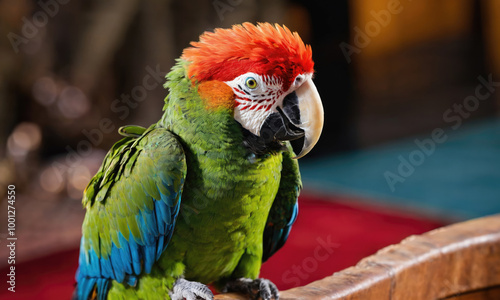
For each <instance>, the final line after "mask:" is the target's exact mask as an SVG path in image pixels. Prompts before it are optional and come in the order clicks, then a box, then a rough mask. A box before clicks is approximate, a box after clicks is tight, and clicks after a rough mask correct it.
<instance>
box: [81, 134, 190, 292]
mask: <svg viewBox="0 0 500 300" xmlns="http://www.w3.org/2000/svg"><path fill="white" fill-rule="evenodd" d="M139 132H140V131H139ZM134 133H138V131H134ZM186 171H187V170H186V161H185V156H184V151H183V149H182V147H181V145H180V143H179V142H178V141H177V139H176V137H175V136H174V135H173V134H172V133H170V132H169V131H168V130H166V129H163V128H155V126H152V127H150V128H149V129H147V130H144V132H143V133H142V135H140V136H134V135H131V136H128V137H126V138H123V139H122V140H120V141H119V142H117V143H116V144H115V145H114V146H113V147H112V149H111V150H110V151H109V153H108V154H107V155H106V157H105V159H104V162H103V164H102V166H101V168H100V170H99V171H98V172H97V174H96V175H95V177H94V178H93V179H92V180H91V182H90V183H89V185H88V187H87V189H86V191H85V193H84V198H83V205H84V206H85V208H86V209H87V213H86V216H85V220H84V223H83V228H82V241H81V249H80V269H79V271H78V274H77V281H78V287H77V292H78V294H79V297H78V298H79V299H87V297H88V295H89V294H90V293H91V292H92V290H93V289H94V287H96V289H97V292H98V294H99V295H101V293H102V295H103V296H105V294H106V292H107V289H108V287H109V281H110V280H111V279H114V280H116V281H118V282H120V283H127V284H129V285H135V284H136V282H137V276H139V275H141V274H143V273H149V272H151V268H152V266H153V264H154V262H155V261H156V260H158V259H159V257H160V256H161V254H162V253H163V252H164V251H165V249H166V247H167V245H168V242H169V241H170V238H171V236H172V233H173V229H174V226H175V221H176V218H177V215H178V213H179V207H180V200H181V193H182V188H183V184H184V180H185V177H186Z"/></svg>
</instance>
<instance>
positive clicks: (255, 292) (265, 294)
mask: <svg viewBox="0 0 500 300" xmlns="http://www.w3.org/2000/svg"><path fill="white" fill-rule="evenodd" d="M224 292H236V293H243V294H246V295H248V296H250V297H252V299H255V300H256V299H259V298H262V299H263V300H270V299H276V300H278V299H279V298H280V295H279V291H278V288H277V287H276V285H275V284H274V283H272V282H271V281H270V280H267V279H263V278H257V279H255V280H252V279H249V278H238V279H236V280H234V281H230V282H228V283H227V284H226V286H225V288H224Z"/></svg>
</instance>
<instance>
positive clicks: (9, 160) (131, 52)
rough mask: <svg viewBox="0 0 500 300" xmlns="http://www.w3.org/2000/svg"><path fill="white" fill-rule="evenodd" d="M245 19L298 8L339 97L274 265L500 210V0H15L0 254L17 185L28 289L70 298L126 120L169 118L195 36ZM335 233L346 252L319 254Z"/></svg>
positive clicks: (2, 263)
mask: <svg viewBox="0 0 500 300" xmlns="http://www.w3.org/2000/svg"><path fill="white" fill-rule="evenodd" d="M244 21H250V22H257V21H266V22H277V23H280V24H285V25H286V26H288V27H289V28H290V29H291V30H293V31H297V32H299V34H300V36H301V37H302V39H303V40H304V41H305V42H306V43H308V44H311V46H312V48H313V58H314V60H315V69H316V75H315V83H316V85H317V88H318V90H319V93H320V94H321V96H322V100H323V104H324V108H325V127H324V129H323V134H322V137H321V139H320V142H319V143H318V145H317V146H316V147H315V149H314V150H313V151H312V152H311V153H310V154H309V155H308V156H307V157H305V158H304V159H301V167H302V173H303V181H304V185H305V190H304V192H303V196H301V197H302V199H301V203H302V204H303V207H304V209H303V210H302V215H303V216H304V217H302V218H301V216H299V220H298V221H297V224H296V226H295V227H296V229H294V230H295V232H296V233H295V234H294V231H292V235H291V237H290V242H289V243H288V244H287V245H286V246H285V247H284V249H283V250H282V251H281V252H280V254H279V257H278V255H277V258H276V259H275V260H274V262H273V259H271V260H270V262H269V263H268V265H269V267H267V268H268V269H266V266H264V270H263V274H264V275H267V274H268V273H269V272H271V271H269V270H270V269H277V270H279V272H278V273H276V271H275V272H274V273H273V274H270V273H269V274H270V275H269V276H268V277H270V278H274V279H273V280H274V281H275V282H276V283H277V284H278V286H279V287H281V288H289V287H292V286H296V285H303V284H306V283H308V282H310V281H312V280H315V279H318V278H322V277H324V276H326V275H328V274H331V273H333V272H334V271H338V270H341V269H343V268H345V267H348V266H350V265H353V264H354V263H356V262H357V261H358V260H359V259H360V258H362V257H364V256H367V255H370V254H373V253H374V252H375V251H376V250H377V249H379V248H381V247H383V246H386V245H389V244H392V243H398V242H399V241H400V240H401V239H402V238H404V237H406V236H408V235H411V234H418V233H422V232H425V231H428V230H430V229H433V228H436V227H439V226H443V225H445V224H449V223H451V222H457V221H461V220H466V219H470V218H475V217H480V216H484V215H488V214H493V213H498V212H500V185H499V184H498V182H500V171H499V167H500V155H499V154H500V119H499V118H498V117H499V111H500V92H499V89H500V2H499V1H495V0H441V1H433V0H419V1H411V0H351V1H329V2H328V1H320V0H275V1H264V0H213V1H201V0H189V1H169V0H166V1H165V0H164V1H160V0H148V1H139V0H121V1H117V0H105V1H102V0H101V1H82V0H42V1H28V0H0V37H1V38H0V194H2V203H1V211H0V222H1V227H0V228H1V229H0V268H2V273H3V270H4V268H5V267H7V266H8V265H7V259H4V257H7V256H8V249H7V248H6V247H5V246H1V244H3V243H5V242H6V240H5V237H6V234H7V202H6V192H7V185H9V184H14V185H15V190H16V196H17V198H16V199H17V200H16V203H15V207H16V234H17V237H18V239H19V240H18V243H17V248H16V251H17V252H16V253H17V254H16V264H18V265H19V266H20V267H18V268H17V269H18V270H19V271H18V272H19V273H18V274H19V276H20V277H19V278H21V279H22V280H21V279H20V281H19V283H18V284H19V289H21V290H22V291H24V294H22V293H16V295H15V296H16V298H15V299H23V297H24V298H26V299H30V298H31V299H33V297H35V295H36V296H37V297H39V298H38V299H42V298H44V297H45V298H46V299H58V298H59V297H62V298H68V297H69V296H68V295H70V293H71V290H72V284H73V277H72V276H73V273H74V271H75V270H76V266H77V249H78V244H79V239H80V226H81V222H82V220H83V216H84V211H83V209H82V207H81V204H80V200H81V196H82V192H83V190H84V188H85V187H86V185H87V183H88V182H89V180H90V178H91V177H92V176H93V174H94V173H95V172H96V171H97V169H98V168H99V166H100V163H101V162H102V159H103V157H104V155H105V153H106V151H107V150H108V149H109V148H110V147H111V145H112V144H113V143H114V142H116V141H117V140H118V139H119V135H118V134H117V129H118V128H119V127H120V126H123V125H128V124H137V125H142V126H148V125H150V124H151V123H154V122H156V121H157V120H158V119H159V118H160V116H161V114H162V111H161V109H162V105H163V99H164V97H165V95H166V91H165V90H164V89H163V87H162V83H163V77H164V75H165V73H167V72H168V71H169V69H170V68H171V67H172V65H173V63H174V59H175V58H177V57H179V56H180V54H181V52H182V49H183V48H185V47H187V46H188V45H189V42H190V41H195V40H197V39H198V36H199V35H200V34H201V33H202V32H203V31H206V30H213V29H214V28H217V27H230V26H231V25H233V24H237V23H242V22H244ZM146 78H147V79H146ZM308 216H309V218H308ZM315 228H316V229H315ZM312 231H314V232H318V234H319V235H321V234H322V236H318V235H316V236H314V235H312V236H311V235H310V234H308V232H309V233H310V232H312ZM368 236H369V237H370V238H367V237H368ZM329 239H331V240H332V241H333V242H332V244H335V245H337V246H336V248H335V251H334V252H333V254H332V255H331V256H329V258H328V261H327V262H326V263H321V264H319V262H318V261H316V265H314V264H312V263H310V260H308V258H310V257H311V251H312V250H311V249H314V247H316V246H318V245H323V243H322V242H321V241H326V240H329ZM320 240H321V241H320ZM298 251H299V252H298ZM281 253H283V254H281ZM297 253H301V254H300V255H299V254H297ZM291 256H292V257H293V258H290V257H291ZM48 263H50V268H47V264H48ZM295 265H297V266H303V269H305V270H306V271H307V270H309V271H307V272H305V273H304V274H295V273H294V272H295V271H294V272H292V271H290V266H295ZM314 266H315V267H314ZM37 268H38V269H37ZM48 269H50V270H52V271H51V272H52V273H50V274H49V273H46V272H49V271H48ZM41 270H43V271H41ZM266 272H268V273H266ZM294 276H295V277H294ZM297 278H298V279H297ZM49 281H50V282H49ZM0 282H2V285H1V286H2V289H1V290H0V295H4V296H9V297H12V294H2V293H4V292H5V290H6V288H3V285H4V284H5V283H4V280H2V281H0ZM23 284H24V285H23ZM28 284H29V285H28ZM54 284H55V286H54ZM28 286H30V287H31V288H29V289H28V288H27V287H28ZM61 295H65V296H61Z"/></svg>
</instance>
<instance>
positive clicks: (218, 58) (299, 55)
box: [182, 23, 314, 91]
mask: <svg viewBox="0 0 500 300" xmlns="http://www.w3.org/2000/svg"><path fill="white" fill-rule="evenodd" d="M191 45H192V46H193V47H189V48H186V49H184V52H183V54H182V58H183V59H185V60H188V61H191V64H190V65H189V67H188V76H189V77H190V78H191V79H192V80H193V81H198V82H202V81H207V80H220V81H229V80H232V79H234V78H236V77H237V76H239V75H241V74H244V73H247V72H254V73H256V74H260V75H262V76H264V75H268V76H276V77H278V78H281V79H282V80H283V90H284V91H286V90H288V88H289V87H290V85H291V84H292V81H293V80H294V79H295V77H296V76H297V75H298V74H302V73H311V72H313V68H314V63H313V61H312V50H311V47H310V46H309V45H305V44H304V42H302V40H301V39H300V37H299V35H298V34H297V33H296V32H293V33H292V32H291V31H290V30H289V29H288V28H287V27H285V26H283V27H282V26H280V25H278V24H275V25H274V26H273V25H271V24H269V23H258V24H257V25H253V24H251V23H243V24H242V25H234V26H233V27H232V28H231V29H215V31H214V32H205V33H204V34H202V35H201V36H200V41H199V42H192V43H191Z"/></svg>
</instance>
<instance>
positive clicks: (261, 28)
mask: <svg viewBox="0 0 500 300" xmlns="http://www.w3.org/2000/svg"><path fill="white" fill-rule="evenodd" d="M191 45H192V46H193V47H190V48H187V49H185V50H184V52H183V55H182V58H183V59H185V60H187V61H190V64H189V66H188V70H187V73H188V76H189V78H191V80H192V82H193V83H195V84H199V85H198V89H199V92H200V94H202V96H203V93H205V94H207V93H208V94H209V95H207V98H208V99H212V102H213V103H212V104H211V105H215V106H221V105H222V106H225V107H229V108H231V109H233V110H234V118H235V120H236V121H237V122H239V123H240V124H241V126H242V127H243V128H244V129H245V130H246V134H248V135H250V138H249V139H248V140H249V141H250V143H257V144H260V146H262V147H264V148H265V147H267V146H269V145H273V144H274V145H276V144H280V142H283V141H291V140H296V139H300V138H303V141H304V142H303V145H302V149H301V150H300V153H299V154H298V155H297V158H300V157H302V156H304V155H306V154H307V153H308V152H309V151H310V150H311V149H312V148H313V147H314V145H315V144H316V142H317V141H318V139H319V136H320V134H321V130H322V128H323V106H322V104H321V99H320V97H319V94H318V92H317V90H316V87H315V86H314V84H313V82H312V76H313V72H314V70H313V67H314V62H313V61H312V51H311V47H310V46H309V45H307V46H306V45H304V43H303V42H302V40H301V39H300V37H299V36H298V34H297V33H296V32H294V33H292V32H291V31H290V30H289V29H288V28H286V27H284V26H283V27H281V26H279V25H274V26H273V25H271V24H268V23H259V24H258V25H253V24H251V23H244V24H242V25H235V26H233V27H232V28H231V29H216V30H215V31H214V32H205V33H204V34H202V35H201V36H200V41H199V42H193V43H191ZM221 94H225V95H226V96H225V97H221V96H220V95H221ZM227 94H230V97H227ZM214 95H215V96H214ZM221 99H225V100H221ZM252 141H253V142H252ZM253 146H255V145H250V147H253ZM255 147H256V148H258V146H255Z"/></svg>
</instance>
